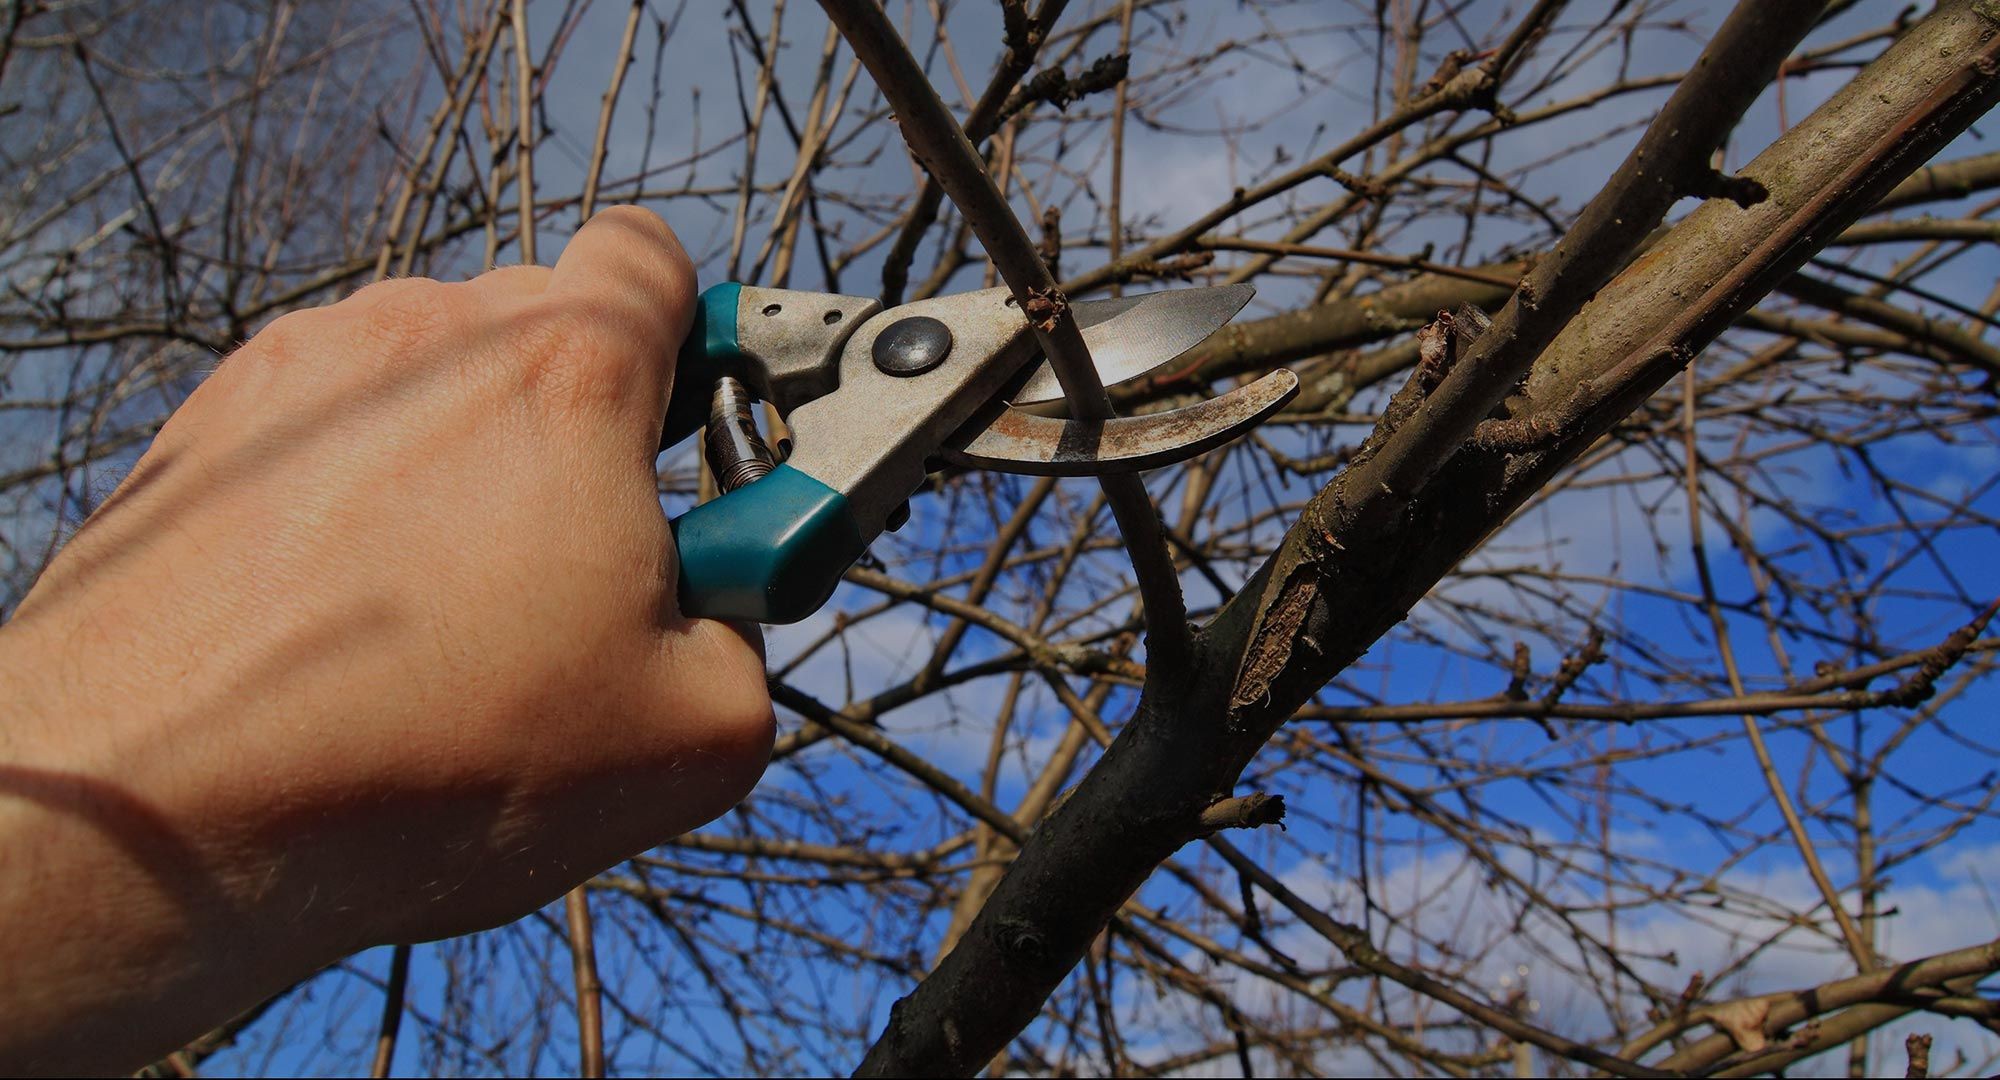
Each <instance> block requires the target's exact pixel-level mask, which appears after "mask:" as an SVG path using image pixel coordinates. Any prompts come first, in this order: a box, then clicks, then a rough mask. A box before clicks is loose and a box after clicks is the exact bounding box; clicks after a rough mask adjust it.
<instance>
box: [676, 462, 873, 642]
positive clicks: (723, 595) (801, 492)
mask: <svg viewBox="0 0 2000 1080" xmlns="http://www.w3.org/2000/svg"><path fill="white" fill-rule="evenodd" d="M672 526H673V530H674V541H675V543H676V544H677V545H678V546H679V548H680V566H681V570H680V583H679V590H678V591H679V595H680V605H681V613H682V614H684V615H692V616H697V617H700V618H707V619H748V620H752V621H755V622H760V623H794V622H798V621H799V620H801V619H803V618H805V617H806V616H808V615H811V614H812V613H813V612H815V611H818V610H819V608H820V605H822V604H824V603H826V601H827V598H828V597H830V596H832V595H833V590H834V586H836V585H839V584H840V577H841V575H842V574H845V573H846V572H847V568H848V567H850V566H852V565H854V560H856V559H858V558H860V557H861V552H862V551H863V550H864V549H866V548H867V546H868V545H867V543H866V541H864V540H863V539H862V537H861V533H860V531H859V530H858V529H857V528H856V527H855V524H854V518H853V517H852V516H850V515H849V514H848V511H847V497H846V496H845V495H842V494H841V493H840V492H838V491H835V490H834V489H832V488H830V487H827V486H826V485H825V484H822V483H820V482H819V481H818V480H815V479H813V478H812V477H810V476H807V475H806V474H805V473H803V472H800V471H799V470H797V469H795V468H792V467H791V466H789V465H780V466H778V468H777V469H776V470H775V471H773V472H772V473H771V475H769V476H766V477H764V478H763V479H761V480H758V481H757V482H755V483H753V484H748V485H746V486H744V487H741V488H738V489H737V490H735V491H732V492H730V493H729V494H727V495H724V496H722V497H720V498H718V499H713V500H711V501H709V502H706V503H703V504H702V505H700V506H697V507H695V508H694V509H692V510H689V511H688V512H687V513H685V514H682V515H681V516H680V517H678V518H675V519H674V520H673V522H672Z"/></svg>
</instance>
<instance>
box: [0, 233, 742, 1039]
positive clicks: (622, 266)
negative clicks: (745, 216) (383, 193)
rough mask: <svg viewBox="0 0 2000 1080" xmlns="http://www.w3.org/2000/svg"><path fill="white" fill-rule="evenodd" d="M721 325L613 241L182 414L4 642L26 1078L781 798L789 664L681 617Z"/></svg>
mask: <svg viewBox="0 0 2000 1080" xmlns="http://www.w3.org/2000/svg"><path fill="white" fill-rule="evenodd" d="M694 297H695V279H694V272H693V268H692V267H691V266H690V265H689V262H688V259H687V256H686V255H685V254H684V253H683V252H682V250H681V247H680V244H679V242H678V241H676V240H675V239H674V236H673V234H672V232H671V231H669V230H668V229H667V227H666V225H665V224H664V223H663V222H661V221H660V220H659V218H657V217H655V216H653V215H652V214H650V213H646V212H644V211H639V210H633V209H617V210H609V211H606V212H604V213H603V214H600V215H598V216H597V217H596V218H594V219H593V220H592V221H591V222H590V223H589V224H588V225H587V226H585V227H584V229H583V230H582V231H581V232H579V233H578V234H577V236H576V237H575V238H574V239H573V240H572V241H571V242H570V244H569V247H568V248H567V249H566V250H565V251H564V252H563V255H562V257H561V259H560V261H559V262H558V263H557V265H556V266H555V267H554V268H552V269H550V268H541V267H514V268H509V269H503V270H497V271H494V272H492V273H488V274H486V275H483V276H481V277H479V278H477V279H475V280H473V281H471V282H466V283H461V284H440V283H438V282H433V281H420V280H407V281H393V282H386V283H383V284H379V285H374V286H370V287H369V288H366V289H363V290H361V291H360V292H359V293H357V294H355V295H354V296H353V297H350V298H349V299H347V300H344V301H342V302H340V303H338V304H334V305H332V306H330V307H327V308H323V309H319V310H313V311H304V312H299V313H296V314H292V315H287V316H285V317H284V318H282V319H279V320H278V321H276V322H275V323H273V324H271V326H269V327H268V328H266V329H265V330H264V331H262V332H261V333H259V334H258V335H257V336H256V337H255V338H254V339H253V340H252V341H250V342H249V343H248V344H247V345H245V346H244V347H243V348H241V349H240V350H238V351H237V352H236V353H234V354H233V355H231V356H230V357H229V359H228V360H227V361H226V362H224V363H223V364H222V366H221V368H220V369H219V370H218V371H217V372H216V373H215V375H214V376H212V377H211V378H210V379H209V380H208V381H207V382H205V383H204V384H203V385H202V386H201V387H200V389H198V390H197V391H196V392H195V393H194V394H193V395H192V396H191V397H190V398H189V399H188V400H187V402H186V403H185V404H184V405H183V406H182V407H181V409H180V410H179V411H178V412H176V413H175V414H174V416H173V418H172V420H171V421H170V422H169V423H168V424H167V425H166V427H165V428H164V429H162V430H161V432H160V434H159V437H158V438H157V439H156V440H155V442H154V444H153V446H152V448H151V449H149V450H148V451H147V453H146V455H145V456H144V457H143V458H141V459H140V461H139V463H138V465H137V466H136V467H135V468H134V469H133V471H132V474H131V475H130V476H129V477H128V478H127V479H126V480H125V482H124V483H123V484H122V485H121V486H120V487H119V488H118V490H117V491H116V492H115V493H114V494H113V495H112V496H111V497H110V498H109V499H108V500H107V501H106V502H105V503H104V505H103V506H102V507H100V508H99V509H98V511H97V512H96V513H95V514H94V515H92V517H91V518H90V520H89V522H88V523H87V524H86V526H85V527H84V528H83V529H82V530H81V531H80V532H79V533H78V535H77V536H76V538H75V539H74V540H73V541H72V542H71V543H70V544H69V545H68V546H67V547H66V548H65V549H64V550H63V551H62V553H61V554H60V555H59V556H58V557H57V558H56V559H55V561H54V562H53V563H52V564H51V565H50V566H49V568H48V570H47V572H46V573H45V574H44V575H43V576H42V578H41V580H40V581H39V582H38V583H37V584H36V586H35V588H34V590H33V591H32V592H31V593H29V594H28V596H27V598H26V599H25V600H24V601H23V602H22V604H21V605H20V608H19V610H18V612H17V613H16V615H15V617H14V619H13V620H12V621H11V622H9V623H8V624H7V625H6V626H4V627H0V701H4V702H6V703H7V705H6V708H5V716H4V720H0V926H4V927H5V928H6V930H5V932H4V933H0V971H5V972H7V973H8V977H7V978H6V979H0V1016H4V1017H6V1018H7V1019H6V1021H5V1022H4V1023H0V1066H4V1067H5V1068H6V1069H7V1071H10V1072H13V1071H17V1070H29V1071H35V1072H80V1071H102V1072H109V1071H118V1070H128V1069H131V1068H134V1067H136V1066H139V1065H142V1064H144V1063H146V1062H147V1061H150V1060H154V1059H156V1058H158V1057H159V1056H161V1055H163V1054H165V1053H166V1052H168V1051H171V1050H172V1049H174V1048H175V1047H177V1046H179V1045H181V1044H182V1043H183V1042H185V1041H186V1040H188V1039H191V1038H193V1037H194V1036H196V1035H199V1034H200V1033H202V1032H203V1031H205V1030H207V1029H208V1028H209V1027H212V1026H213V1025H215V1024H217V1023H220V1022H222V1021H224V1020H226V1019H228V1018H229V1017H230V1016H232V1015H234V1014H235V1013H236V1012H237V1011H240V1010H242V1009H244V1008H247V1007H249V1006H251V1005H254V1004H255V1003H256V1002H258V1001H259V1000H261V999H262V998H263V997H265V996H267V995H269V994H271V993H274V992H276V991H278V990H280V989H282V988H284V987H285V986H286V985H288V984H289V983H291V982H292V981H294V980H297V979H299V978H301V977H304V976H305V975H308V974H310V973H311V972H312V971H314V970H316V969H317V968H319V967H320V966H322V965H325V964H327V963H330V962H332V961H334V960H336V959H338V958H340V957H342V956H345V955H347V954H349V953H351V952H353V951H355V950H357V949H360V948H364V947H367V946H370V945H376V944H382V943H388V942H402V941H417V940H424V939H430V938H437V937H443V936H447V935H451V934H457V933H463V932H466V931H470V930H475V929H480V928H483V927H489V926H494V925H497V924H500V923H503V922H506V921H508V920H511V919H514V918H517V917H519V916H521V915H523V914H525V913H527V912H529V911H532V910H534V909H535V908H537V907H540V906H541V905H543V904H546V903H548V902H550V901H552V900H554V899H556V898H557V897H560V896H561V895H562V894H563V892H564V891H566V890H567V889H569V888H570V887H571V886H573V885H575V884H577V883H578V882H580V881H582V880H584V879H586V878H587V877H589V876H590V875H592V874H594V873H596V872H598V871H600V870H602V869H604V868H605V867H607V866H610V865H612V864H614V863H616V862H617V861H619V860H620V859H622V858H625V857H627V856H629V855H631V854H632V853H634V852H636V851H640V850H643V849H645V848H647V847H649V846H651V845H654V844H656V843H658V842H660V841H661V840H663V839H665V838H667V837H670V836H672V835H674V834H676V833H680V832H684V831H686V830H688V829H691V828H694V827H696V826H698V825H700V824H702V823H703V822H705V821H708V820H710V819H711V818H714V817H715V816H716V815H718V814H721V813H723V812H724V811H726V810H727V809H728V808H729V807H731V806H732V805H734V804H735V803H736V802H737V801H738V800H739V799H741V798H742V797H743V796H744V795H745V794H746V793H747V792H748V791H749V790H750V787H751V786H752V785H753V784H754V783H755V782H756V780H757V778H758V777H759V775H760V774H761V773H762V771H763V768H764V764H765V761H766V759H767V757H768V755H769V752H770V746H771V737H772V717H771V703H770V698H769V696H768V695H767V693H766V690H765V685H764V672H763V660H762V657H761V655H760V651H759V649H758V647H757V646H756V645H755V643H754V642H755V638H754V635H746V634H744V633H742V632H740V631H738V630H736V629H734V628H732V627H729V626H727V625H724V624H721V623H715V622H709V621H704V620H694V619H687V618H683V617H682V616H681V614H680V613H679V610H678V607H677V605H676V603H675V600H674V589H673V585H674V580H675V554H674V545H673V538H672V535H671V534H670V533H669V531H668V529H667V523H666V519H665V517H664V516H663V515H662V513H661V510H660V506H659V502H658V497H657V494H656V489H655V477H654V467H653V459H654V456H655V451H656V449H657V446H658V441H659V432H660V425H661V421H662V417H663V416H664V414H665V409H666V401H667V395H668V392H669V389H670V386H671V383H672V377H673V372H672V368H673V356H674V354H675V351H676V349H677V347H678V345H679V343H680V341H681V339H682V338H683V337H684V336H685V335H686V333H687V327H688V323H689V320H690V318H691V315H692V311H693V304H694Z"/></svg>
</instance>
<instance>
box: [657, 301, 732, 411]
mask: <svg viewBox="0 0 2000 1080" xmlns="http://www.w3.org/2000/svg"><path fill="white" fill-rule="evenodd" d="M742 292H743V286H741V285H739V284H737V283H736V282H734V281H725V282H723V283H722V284H720V285H711V286H709V287H708V288H707V289H704V290H702V294H701V299H700V300H699V301H697V302H696V303H695V306H694V323H693V325H691V326H689V327H688V336H687V340H686V341H684V342H682V343H681V352H680V359H679V360H678V361H677V362H676V363H675V365H674V391H673V394H672V396H670V397H669V398H668V399H667V421H666V426H665V428H664V429H663V430H662V432H661V434H660V449H662V450H665V449H668V448H669V447H672V446H673V445H675V444H676V443H678V442H680V441H681V440H682V439H685V438H687V437H688V436H690V435H692V434H694V433H695V432H697V431H700V430H701V427H702V425H703V424H706V423H708V403H709V396H710V394H712V393H713V392H714V388H715V380H717V379H719V378H721V377H722V376H724V375H736V374H737V373H738V372H739V370H740V368H741V365H742V363H743V348H742V346H741V345H740V344H739V343H738V342H737V340H736V303H737V300H738V299H739V298H740V296H741V294H742Z"/></svg>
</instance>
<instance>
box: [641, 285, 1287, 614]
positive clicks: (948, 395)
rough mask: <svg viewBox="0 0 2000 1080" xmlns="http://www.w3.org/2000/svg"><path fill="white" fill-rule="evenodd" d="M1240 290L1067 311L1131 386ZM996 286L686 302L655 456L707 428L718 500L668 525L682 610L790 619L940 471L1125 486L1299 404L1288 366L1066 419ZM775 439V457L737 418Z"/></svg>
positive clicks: (1202, 331) (1107, 375)
mask: <svg viewBox="0 0 2000 1080" xmlns="http://www.w3.org/2000/svg"><path fill="white" fill-rule="evenodd" d="M1252 291H1253V290H1252V288H1251V287H1250V286H1248V285H1226V286H1216V287H1208V288H1191V289H1176V290H1170V291H1166V292H1155V293H1147V294H1144V295H1137V296H1126V297H1119V298H1115V299H1108V300H1089V301H1080V302H1077V303H1076V304H1074V306H1073V308H1072V310H1073V312H1074V314H1075V316H1076V320H1077V325H1078V326H1079V328H1080V329H1081V330H1082V333H1083V340H1084V343H1085V344H1086V345H1087V346H1089V349H1090V354H1091V358H1092V361H1093V362H1094V364H1095V366H1096V368H1097V371H1098V375H1099V376H1100V378H1102V380H1103V382H1104V383H1105V385H1107V386H1110V385H1114V384H1117V383H1122V382H1128V381H1131V380H1133V379H1138V378H1142V377H1144V376H1146V375H1148V374H1150V373H1152V372H1154V371H1157V370H1159V369H1160V368H1162V367H1163V366H1165V365H1167V364H1170V363H1172V362H1173V361H1174V360H1175V359H1176V358H1177V357H1179V356H1180V355H1181V354H1182V353H1184V352H1186V351H1187V350H1189V349H1191V348H1193V347H1194V346H1196V345H1198V344H1200V343H1201V342H1202V341H1203V340H1205V339H1206V338H1207V337H1208V336H1209V335H1210V334H1212V333H1214V332H1215V331H1216V330H1217V329H1219V328H1221V327H1222V326H1223V325H1224V324H1225V323H1227V322H1228V321H1229V320H1230V319H1231V318H1233V317H1235V315H1236V313H1237V312H1238V311H1240V310H1242V308H1243V305H1244V304H1246V303H1248V302H1249V300H1250V296H1251V293H1252ZM1037 359H1038V350H1037V346H1036V338H1035V335H1034V334H1033V333H1032V332H1031V327H1030V325H1029V322H1028V318H1027V316H1026V315H1025V314H1023V312H1022V311H1021V310H1020V308H1019V307H1018V306H1016V303H1015V300H1014V298H1013V294H1012V293H1011V292H1010V291H1009V290H1007V289H1004V288H1001V289H985V290H982V291H979V292H969V293H961V294H958V295H955V296H943V297H936V298H933V299H928V300H919V301H916V302H914V303H909V304H904V305H902V306H900V307H895V308H890V309H888V310H886V311H885V310H883V308H882V305H881V303H880V302H879V301H876V300H873V299H869V298H865V297H859V296H837V295H832V294H828V293H814V292H799V291H794V290H788V289H763V288H757V287H755V286H750V285H741V284H737V283H735V282H726V283H724V284H720V285H716V286H713V287H711V288H709V289H708V290H706V291H705V292H703V293H702V295H701V300H700V303H699V305H698V306H697V309H696V315H695V321H694V326H693V329H692V330H691V331H690V332H689V334H688V339H687V343H686V344H685V345H684V346H683V347H682V349H681V355H680V362H679V366H678V368H677V369H676V371H675V376H674V388H673V395H672V397H671V399H670V400H669V402H668V406H667V417H666V430H665V432H664V434H663V436H662V438H661V443H660V445H661V449H666V448H668V447H671V446H674V445H676V444H678V443H680V442H681V441H682V440H683V439H686V438H687V437H688V436H690V435H692V434H694V433H695V431H696V430H698V429H700V428H701V427H703V425H704V424H705V425H707V428H708V434H707V438H706V441H705V447H704V449H705V452H706V453H707V457H708V461H709V465H710V467H711V468H712V469H713V470H714V474H715V476H716V478H717V480H718V481H719V486H720V487H721V488H722V489H723V491H724V492H725V493H724V494H722V495H721V496H719V497H718V498H715V499H712V500H710V501H709V502H706V503H704V504H702V505H700V506H697V507H695V508H694V509H692V510H689V511H688V512H687V513H685V514H682V515H681V516H680V517H678V518H676V519H675V520H674V522H673V529H674V534H675V538H676V540H677V542H678V545H679V548H680V603H681V609H682V611H684V612H686V613H687V614H690V615H699V616H705V617H709V618H726V619H746V620H752V621H756V622H763V623H790V622H797V621H799V620H800V619H804V618H806V617H807V616H809V615H811V614H812V613H813V612H815V611H817V610H819V608H820V606H821V605H823V604H825V603H826V601H827V598H828V597H830V596H831V595H832V594H833V590H834V587H835V586H836V585H838V584H839V583H840V579H841V575H843V574H845V573H846V572H847V569H848V568H849V567H850V566H852V565H853V564H854V563H855V561H856V560H858V559H859V558H860V557H861V555H862V553H863V552H864V551H866V550H867V548H868V545H869V544H870V543H871V542H873V541H874V539H875V538H876V537H877V536H880V535H881V534H882V533H883V532H884V531H890V530H894V529H896V528H900V527H901V525H902V523H903V521H904V520H906V519H907V516H908V512H909V505H908V500H909V498H910V497H911V496H912V495H914V494H915V493H916V492H917V490H918V489H919V488H921V487H922V486H923V484H924V480H925V477H926V476H927V475H928V474H929V472H930V471H931V469H933V468H934V467H936V466H937V465H938V464H939V463H942V464H945V465H956V466H962V467H970V468H984V469H995V470H999V471H1002V472H1015V473H1029V474H1034V475H1043V476H1049V475H1054V476H1086V475H1097V474H1102V473H1115V472H1136V471H1139V470H1142V469H1152V468H1158V467H1161V466H1164V465H1171V464H1174V463H1175V462H1179V461H1184V460H1186V459H1188V458H1191V457H1193V456H1195V455H1197V454H1200V453H1202V452H1204V451H1206V450H1209V449H1212V448H1213V447H1216V446H1219V445H1221V444H1222V443H1224V442H1227V441H1229V440H1230V439H1233V438H1235V437H1236V436H1238V435H1240V434H1242V433H1243V432H1245V431H1247V430H1249V429H1250V428H1251V427H1253V426H1255V425H1256V424H1257V423H1258V422H1259V421H1261V420H1263V419H1264V418H1265V417H1267V416H1269V415H1270V414H1271V413H1273V412H1275V411H1277V410H1278V409H1279V408H1280V407H1282V406H1283V405H1284V404H1285V402H1287V401H1289V400H1291V397H1292V395H1294V394H1295V393H1297V392H1298V378H1297V376H1295V375H1293V374H1292V372H1290V371H1287V370H1278V371H1274V372H1271V373H1270V374H1267V375H1265V376H1264V377H1263V378H1261V379H1258V380H1257V381H1256V382H1254V383H1251V384H1249V385H1246V386H1239V387H1236V388H1234V389H1232V390H1230V391H1229V392H1228V393H1225V394H1223V395H1222V396H1220V397H1216V398H1212V399H1209V400H1205V401H1202V402H1199V403H1197V404H1194V405H1190V406H1187V407H1185V408H1180V409H1173V410H1169V411H1165V412H1156V413H1151V414H1148V415H1144V416H1131V417H1114V418H1112V419H1109V420H1078V419H1067V418H1064V417H1063V416H1062V415H1061V409H1062V405H1063V391H1062V387H1061V385H1060V383H1058V382H1057V380H1056V375H1055V372H1054V370H1053V369H1052V368H1050V366H1049V365H1048V364H1047V363H1046V362H1045V361H1044V362H1040V363H1037V362H1035V361H1036V360H1037ZM755 400H762V401H765V402H769V403H770V404H771V405H773V406H775V408H776V409H777V412H778V414H779V416H781V417H782V418H783V419H784V420H785V423H786V426H788V427H789V428H790V429H791V443H792V449H791V451H790V453H789V455H788V456H786V457H784V458H783V460H782V461H780V460H779V457H778V455H776V454H773V453H772V452H771V450H770V449H769V447H768V446H767V445H766V444H765V441H764V439H763V438H762V436H761V434H760V432H759V430H758V428H757V425H756V420H755V411H754V410H753V408H752V405H753V402H754V401H755Z"/></svg>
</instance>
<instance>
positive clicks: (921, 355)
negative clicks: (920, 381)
mask: <svg viewBox="0 0 2000 1080" xmlns="http://www.w3.org/2000/svg"><path fill="white" fill-rule="evenodd" d="M873 351H874V357H875V366H876V367H878V368H881V369H882V371H883V372H884V373H886V374H889V375H902V376H909V375H922V374H923V373H924V372H926V371H929V370H930V369H932V368H934V367H936V366H938V365H939V364H942V363H944V358H945V356H946V355H948V354H949V353H950V352H951V328H950V327H948V326H946V325H945V324H943V323H941V322H939V321H938V320H936V319H933V318H931V317H930V316H928V315H913V316H911V317H910V318H907V319H900V320H898V321H896V322H895V323H893V324H891V325H890V327H889V328H888V329H886V330H884V331H882V333H881V335H880V336H878V337H876V339H875V347H874V350H873Z"/></svg>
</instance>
